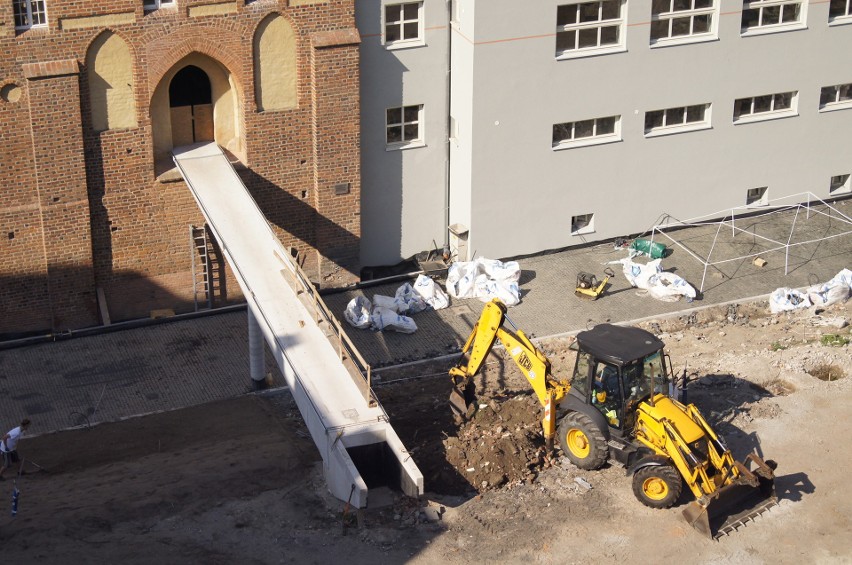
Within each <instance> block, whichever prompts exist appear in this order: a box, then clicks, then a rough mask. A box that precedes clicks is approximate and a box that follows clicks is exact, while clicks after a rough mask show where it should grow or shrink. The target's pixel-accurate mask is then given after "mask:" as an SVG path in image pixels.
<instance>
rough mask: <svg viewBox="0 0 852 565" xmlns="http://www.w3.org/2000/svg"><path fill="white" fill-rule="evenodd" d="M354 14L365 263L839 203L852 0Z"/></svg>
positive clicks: (709, 0) (530, 248)
mask: <svg viewBox="0 0 852 565" xmlns="http://www.w3.org/2000/svg"><path fill="white" fill-rule="evenodd" d="M357 9H358V26H359V29H360V31H361V33H362V47H361V49H362V51H361V54H362V67H363V74H362V77H363V79H362V88H361V95H362V128H363V132H364V133H363V139H362V169H363V178H362V183H363V187H364V188H363V202H362V210H363V212H362V217H363V220H362V222H363V223H362V232H363V245H362V262H363V263H364V264H367V265H370V264H389V263H393V262H395V261H398V260H399V259H401V258H404V257H407V256H410V255H411V254H413V253H415V252H417V251H420V250H423V249H428V248H430V247H431V246H432V245H433V243H432V242H433V240H435V241H437V242H438V243H439V244H441V243H443V241H444V240H445V239H448V240H449V241H451V243H452V244H453V246H454V247H456V246H457V245H460V246H461V249H459V251H460V253H459V258H460V259H466V258H470V256H472V255H473V254H474V253H475V254H476V255H477V256H485V257H491V258H501V257H510V256H514V255H522V254H528V253H535V252H539V251H543V250H547V249H556V248H562V247H566V246H571V245H577V244H582V243H585V242H590V241H596V240H602V239H608V238H612V237H617V236H620V235H626V234H632V233H640V232H643V231H645V230H646V229H648V228H650V227H651V226H653V225H654V224H655V223H656V222H657V221H659V220H660V219H661V218H662V217H663V216H664V215H665V214H668V215H670V216H672V217H674V218H678V219H681V220H684V219H688V218H692V217H696V216H700V215H704V214H709V213H713V212H716V211H723V210H726V209H729V208H733V207H738V206H742V205H746V204H750V205H753V206H761V205H765V204H767V203H770V202H771V201H772V200H774V199H778V198H782V197H787V196H790V195H794V194H800V193H804V192H811V193H813V194H815V195H816V196H818V197H820V198H825V199H827V198H834V197H840V196H843V195H845V194H848V193H850V177H849V175H850V173H852V150H850V148H849V143H848V138H849V133H848V132H849V131H850V130H852V0H831V1H830V2H820V3H808V2H799V1H795V0H792V1H791V0H784V1H779V0H753V1H745V2H728V3H725V5H722V3H721V1H720V0H628V1H622V0H601V1H594V2H582V3H570V2H567V1H565V0H562V1H557V0H536V1H534V2H518V1H517V0H512V1H510V0H478V1H477V0H453V2H451V3H450V4H449V5H448V4H447V2H445V1H444V0H424V1H422V2H403V3H400V2H399V1H398V0H394V1H391V0H369V1H367V0H358V3H357ZM448 100H449V102H448ZM412 108H416V111H415V110H412ZM397 109H398V110H399V111H397ZM400 114H401V116H402V117H401V118H399V119H398V118H397V116H398V115H400ZM415 116H416V119H417V120H418V121H417V123H416V124H414V123H413V120H414V119H415ZM406 128H407V129H406ZM400 131H401V132H402V133H399V132H400ZM413 136H417V137H416V139H415V138H414V137H413ZM447 171H448V172H447ZM448 226H453V228H454V229H453V230H449V231H448ZM454 232H455V233H458V234H461V236H460V237H457V236H455V235H454Z"/></svg>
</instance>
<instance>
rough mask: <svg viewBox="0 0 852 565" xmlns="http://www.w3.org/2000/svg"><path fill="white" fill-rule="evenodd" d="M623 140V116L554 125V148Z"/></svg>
mask: <svg viewBox="0 0 852 565" xmlns="http://www.w3.org/2000/svg"><path fill="white" fill-rule="evenodd" d="M620 140H621V116H607V117H605V118H595V119H592V120H580V121H577V122H565V123H561V124H554V125H553V142H552V145H553V148H554V149H567V148H569V147H578V146H583V145H597V144H600V143H610V142H613V141H620Z"/></svg>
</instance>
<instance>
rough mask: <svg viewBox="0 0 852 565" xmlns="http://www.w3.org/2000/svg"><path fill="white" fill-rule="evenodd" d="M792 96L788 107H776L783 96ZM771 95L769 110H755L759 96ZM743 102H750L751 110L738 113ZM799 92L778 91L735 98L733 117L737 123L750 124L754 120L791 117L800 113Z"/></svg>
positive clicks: (761, 120)
mask: <svg viewBox="0 0 852 565" xmlns="http://www.w3.org/2000/svg"><path fill="white" fill-rule="evenodd" d="M786 95H789V96H790V106H789V107H788V108H780V109H776V106H777V105H778V103H779V101H780V100H782V98H781V97H782V96H786ZM767 96H768V97H770V102H769V110H758V111H756V110H755V102H756V101H757V100H758V99H759V98H766V97H767ZM741 102H749V104H750V111H749V112H748V113H747V114H739V115H737V107H738V105H739V104H740V103H741ZM798 109H799V92H798V91H794V92H776V93H774V94H762V95H760V96H750V97H746V98H737V99H736V100H734V113H733V119H734V123H735V124H748V123H752V122H763V121H766V120H777V119H779V118H790V117H793V116H798V115H799V111H798Z"/></svg>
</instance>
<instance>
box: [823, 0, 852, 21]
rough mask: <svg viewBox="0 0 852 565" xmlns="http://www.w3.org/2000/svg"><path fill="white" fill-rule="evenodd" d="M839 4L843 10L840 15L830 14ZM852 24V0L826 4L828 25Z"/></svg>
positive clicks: (832, 0)
mask: <svg viewBox="0 0 852 565" xmlns="http://www.w3.org/2000/svg"><path fill="white" fill-rule="evenodd" d="M838 4H840V5H843V7H844V9H843V10H842V12H843V13H842V14H833V15H832V13H831V11H832V10H834V9H835V7H836V6H837V5H838ZM841 24H852V0H830V2H829V3H828V25H841Z"/></svg>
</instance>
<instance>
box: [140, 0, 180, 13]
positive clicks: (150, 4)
mask: <svg viewBox="0 0 852 565" xmlns="http://www.w3.org/2000/svg"><path fill="white" fill-rule="evenodd" d="M175 6H177V2H176V1H175V0H142V9H143V10H144V11H146V12H153V11H155V10H162V9H163V8H174V7H175Z"/></svg>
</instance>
